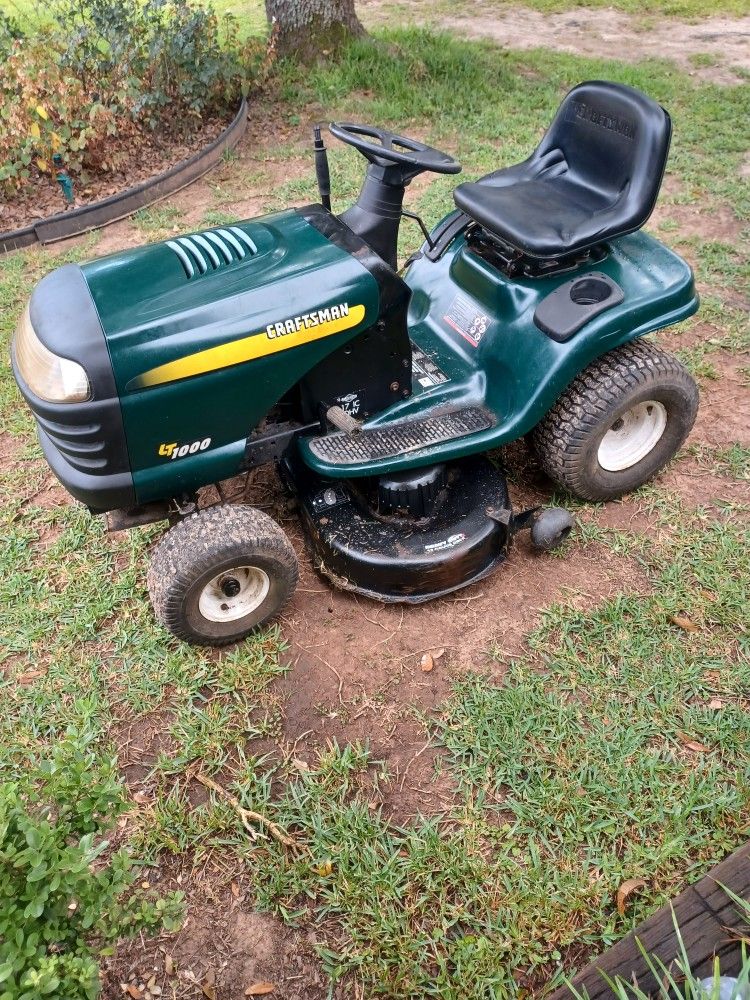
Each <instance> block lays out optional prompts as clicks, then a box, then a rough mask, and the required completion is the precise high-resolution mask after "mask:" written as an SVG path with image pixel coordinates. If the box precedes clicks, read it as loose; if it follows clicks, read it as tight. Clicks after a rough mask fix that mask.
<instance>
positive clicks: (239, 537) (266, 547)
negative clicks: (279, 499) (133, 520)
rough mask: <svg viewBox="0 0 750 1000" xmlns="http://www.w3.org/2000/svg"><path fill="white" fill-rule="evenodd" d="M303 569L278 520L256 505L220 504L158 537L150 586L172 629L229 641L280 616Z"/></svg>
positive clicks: (195, 638)
mask: <svg viewBox="0 0 750 1000" xmlns="http://www.w3.org/2000/svg"><path fill="white" fill-rule="evenodd" d="M297 575H298V566H297V557H296V555H295V552H294V549H293V548H292V546H291V543H290V542H289V540H288V538H287V537H286V535H285V534H284V532H283V531H282V529H281V528H280V527H279V526H278V525H277V524H276V522H275V521H272V520H271V518H270V517H268V516H267V515H266V514H264V513H262V511H259V510H256V509H255V508H253V507H249V506H246V505H240V504H237V505H226V506H223V505H222V506H217V507H209V508H208V509H207V510H202V511H199V512H198V513H197V514H192V515H191V516H190V517H187V518H185V520H184V521H180V522H179V524H176V525H175V526H174V527H173V528H170V529H169V531H167V533H166V534H165V535H164V536H163V537H162V538H161V539H160V541H159V542H158V543H157V545H156V547H155V548H154V550H153V552H152V555H151V564H150V566H149V570H148V590H149V594H150V596H151V603H152V604H153V607H154V612H155V614H156V617H157V619H158V620H159V622H161V624H162V625H163V626H164V627H165V628H166V629H168V631H170V632H171V633H172V635H174V636H176V637H177V638H178V639H185V640H186V641H187V642H191V643H194V644H196V645H200V646H225V645H227V644H228V643H230V642H237V641H238V640H240V639H243V638H244V637H245V636H247V635H249V634H250V633H251V632H253V631H254V630H255V629H257V628H258V627H259V626H261V625H263V624H264V622H267V621H268V620H269V619H270V618H273V617H274V616H275V615H277V614H278V613H279V612H280V611H281V609H282V608H283V607H284V605H285V604H286V603H287V601H288V600H289V598H290V597H291V595H292V593H293V591H294V588H295V586H296V585H297Z"/></svg>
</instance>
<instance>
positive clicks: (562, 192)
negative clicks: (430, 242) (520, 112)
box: [453, 80, 671, 259]
mask: <svg viewBox="0 0 750 1000" xmlns="http://www.w3.org/2000/svg"><path fill="white" fill-rule="evenodd" d="M670 137H671V123H670V119H669V115H668V114H667V113H666V111H665V110H664V109H663V108H662V107H660V106H659V105H658V104H657V103H656V102H655V101H652V100H651V99H650V98H649V97H646V95H645V94H642V93H640V91H637V90H634V89H633V88H632V87H626V86H624V85H623V84H617V83H607V82H603V81H599V80H593V81H590V82H588V83H582V84H580V85H579V86H578V87H575V88H574V89H573V90H572V91H571V92H570V93H569V94H568V95H567V97H566V98H565V100H564V101H563V102H562V104H561V105H560V108H559V110H558V112H557V114H556V115H555V118H554V120H553V122H552V124H551V125H550V128H549V130H548V131H547V133H546V135H545V136H544V138H543V139H542V141H541V143H540V144H539V146H538V147H537V149H536V150H535V151H534V153H533V154H532V155H531V156H530V157H529V158H528V160H525V161H524V162H523V163H518V164H515V165H514V166H512V167H507V168H505V169H504V170H497V171H495V173H492V174H488V175H487V176H486V177H483V178H481V179H480V180H478V181H476V182H474V183H468V184H460V185H459V186H458V187H457V188H456V189H455V191H454V193H453V196H454V199H455V202H456V205H458V207H459V208H460V209H461V210H462V211H463V212H465V213H466V215H468V216H469V217H470V218H471V219H474V220H475V221H476V222H478V223H479V224H480V225H481V226H482V227H483V228H484V229H485V230H486V231H487V232H489V233H490V234H493V235H495V236H497V237H499V238H500V239H502V240H504V241H505V242H506V243H509V244H511V246H513V247H515V248H516V249H518V250H520V251H521V252H522V253H524V254H525V255H528V256H530V257H535V258H542V259H545V258H546V259H549V258H555V257H561V256H565V255H567V254H571V253H576V252H578V251H580V250H584V249H587V248H589V247H591V246H593V245H595V244H596V243H600V242H602V241H604V240H607V239H614V238H616V237H617V236H623V235H625V234H626V233H630V232H633V231H634V230H636V229H639V228H640V227H641V226H642V225H643V223H644V222H645V221H646V219H647V218H648V217H649V215H650V214H651V212H652V210H653V207H654V205H655V203H656V198H657V196H658V193H659V187H660V185H661V179H662V176H663V173H664V167H665V165H666V160H667V154H668V152H669V141H670Z"/></svg>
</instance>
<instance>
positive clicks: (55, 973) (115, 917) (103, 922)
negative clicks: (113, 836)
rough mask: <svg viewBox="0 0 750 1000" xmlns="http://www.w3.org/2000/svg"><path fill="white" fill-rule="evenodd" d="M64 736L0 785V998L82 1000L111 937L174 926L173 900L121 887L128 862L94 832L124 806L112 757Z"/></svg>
mask: <svg viewBox="0 0 750 1000" xmlns="http://www.w3.org/2000/svg"><path fill="white" fill-rule="evenodd" d="M89 742H90V741H89V740H87V739H85V738H82V737H80V736H78V735H77V734H75V733H71V734H69V735H68V737H66V739H65V740H63V741H62V742H61V743H60V744H59V746H58V747H57V748H56V749H55V751H54V752H53V754H52V757H51V759H50V760H48V761H44V762H31V765H30V766H29V767H28V768H27V769H26V770H25V771H24V772H23V773H22V776H21V777H20V778H19V779H18V780H17V781H14V782H7V783H4V784H0V1000H36V998H39V997H45V996H49V997H54V998H55V1000H88V998H93V997H96V996H97V995H98V993H99V988H100V981H99V965H98V959H99V957H100V956H101V955H103V954H106V953H108V951H110V950H111V949H110V947H109V945H110V944H111V942H112V941H114V940H115V939H116V938H118V937H125V936H128V935H130V934H134V933H136V932H137V931H139V930H144V929H145V930H149V929H154V928H160V927H162V926H163V927H165V928H166V929H174V928H175V927H176V926H177V925H178V924H179V915H180V912H181V898H180V896H179V894H173V895H172V896H170V898H168V899H162V900H156V901H154V900H151V899H148V898H147V897H145V896H144V895H143V894H138V893H133V892H131V890H130V886H131V882H132V879H133V876H132V873H131V862H130V859H129V857H128V855H127V854H126V853H125V852H124V851H116V852H113V853H108V849H109V845H108V842H107V841H106V840H103V839H102V833H103V832H104V831H105V830H106V829H107V828H108V827H109V826H110V825H111V824H112V823H113V822H114V820H115V818H116V817H117V816H118V815H119V814H120V813H121V812H122V811H123V809H124V808H125V800H124V798H123V795H122V791H121V788H120V786H119V784H118V782H117V780H116V777H115V773H116V772H115V767H114V763H113V762H108V763H105V764H102V763H100V762H98V761H97V759H96V758H95V756H94V754H93V753H92V751H91V749H90V745H89Z"/></svg>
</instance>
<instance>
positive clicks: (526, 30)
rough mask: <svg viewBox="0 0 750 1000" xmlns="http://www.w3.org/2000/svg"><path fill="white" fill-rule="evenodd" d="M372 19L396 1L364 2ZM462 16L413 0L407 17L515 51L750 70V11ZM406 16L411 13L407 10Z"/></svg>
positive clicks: (490, 6)
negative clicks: (685, 16) (733, 14)
mask: <svg viewBox="0 0 750 1000" xmlns="http://www.w3.org/2000/svg"><path fill="white" fill-rule="evenodd" d="M360 7H361V10H362V17H363V20H364V22H365V24H366V25H368V26H369V25H375V24H378V23H381V22H383V21H386V20H390V19H392V17H393V10H392V8H393V3H392V2H391V0H360ZM467 7H468V5H464V9H462V10H461V12H460V14H456V15H449V14H441V13H440V12H439V11H436V10H435V6H434V4H431V3H428V2H427V0H411V2H410V4H409V7H408V14H407V18H408V19H409V20H410V21H412V22H414V23H429V24H430V26H431V27H433V28H442V29H444V30H446V31H451V32H453V33H455V34H457V35H459V36H463V37H464V38H489V39H492V40H493V41H495V42H498V43H499V44H500V45H503V46H506V47H507V48H509V49H550V50H552V51H559V52H572V53H574V54H576V55H588V56H595V57H598V58H602V59H619V60H624V61H626V62H637V61H639V60H642V59H648V58H655V59H671V60H672V61H674V62H675V63H677V65H678V66H680V67H681V68H682V69H684V70H686V71H687V72H688V73H690V74H691V75H694V76H696V77H698V78H700V79H704V80H711V81H713V82H714V83H720V84H733V83H738V82H740V77H739V75H738V73H737V72H735V71H734V70H735V68H739V69H742V70H750V16H748V17H741V18H730V17H707V18H704V19H701V20H700V21H699V22H697V23H692V22H689V21H682V20H680V19H678V18H673V17H648V18H646V17H640V18H638V17H634V16H632V15H630V14H626V13H625V12H623V11H621V10H616V9H615V8H613V7H607V8H599V7H596V8H594V7H579V8H577V9H575V10H570V11H564V12H561V11H555V12H554V13H550V14H546V13H544V12H542V11H538V10H532V9H530V8H528V7H524V6H522V5H520V4H519V5H517V6H510V5H508V4H506V3H497V2H494V3H493V2H492V0H488V2H484V3H482V2H479V3H475V4H472V5H471V9H470V10H469V9H466V8H467ZM399 14H400V16H401V17H403V13H402V8H400V9H399ZM699 54H708V55H710V56H712V57H713V63H712V64H711V65H708V66H696V65H695V63H694V62H693V61H692V60H691V56H696V55H699Z"/></svg>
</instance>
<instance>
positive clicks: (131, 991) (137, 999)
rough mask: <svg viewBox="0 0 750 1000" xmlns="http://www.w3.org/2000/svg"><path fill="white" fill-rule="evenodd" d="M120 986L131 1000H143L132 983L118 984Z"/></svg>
mask: <svg viewBox="0 0 750 1000" xmlns="http://www.w3.org/2000/svg"><path fill="white" fill-rule="evenodd" d="M120 985H121V986H122V987H123V988H124V991H125V992H126V993H127V995H128V996H129V997H132V998H133V1000H143V994H142V993H141V991H140V990H139V989H138V987H137V986H133V984H132V983H120Z"/></svg>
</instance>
